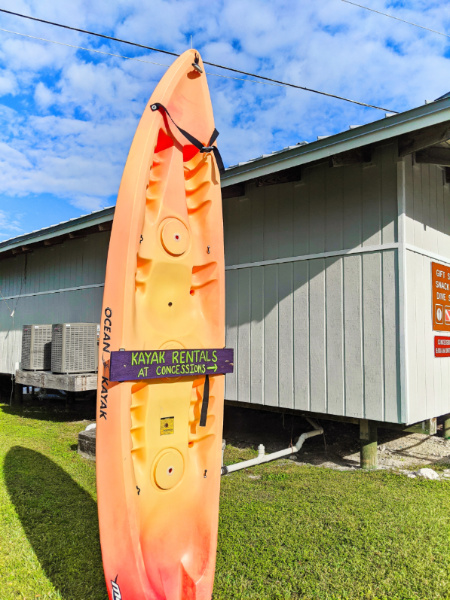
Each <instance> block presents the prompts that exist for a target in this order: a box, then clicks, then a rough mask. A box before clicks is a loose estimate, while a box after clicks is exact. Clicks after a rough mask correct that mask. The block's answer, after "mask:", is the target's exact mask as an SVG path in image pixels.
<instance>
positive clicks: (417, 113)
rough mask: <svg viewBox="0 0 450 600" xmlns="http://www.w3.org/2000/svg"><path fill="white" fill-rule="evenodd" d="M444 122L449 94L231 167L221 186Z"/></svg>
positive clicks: (447, 116)
mask: <svg viewBox="0 0 450 600" xmlns="http://www.w3.org/2000/svg"><path fill="white" fill-rule="evenodd" d="M445 121H450V98H449V97H443V98H440V99H438V100H436V101H435V102H431V103H430V104H425V105H423V106H419V107H418V108H413V109H412V110H408V111H405V112H402V113H398V114H394V115H392V116H387V117H386V118H384V119H380V120H378V121H373V122H372V123H368V124H367V125H362V126H361V127H356V128H352V129H350V130H348V131H344V132H342V133H337V134H335V135H330V136H327V137H323V138H322V139H320V140H317V141H316V142H311V143H310V144H301V145H298V146H290V147H289V148H286V149H285V150H281V151H278V152H274V153H272V154H268V155H264V156H261V157H259V158H256V159H253V160H250V161H248V162H246V163H240V164H239V165H235V166H233V167H229V168H228V169H227V170H226V172H225V173H224V174H223V175H222V186H223V187H227V186H229V185H233V184H236V183H242V182H245V181H248V180H249V179H255V178H257V177H262V176H264V175H269V174H272V173H275V172H277V171H282V170H284V169H289V168H291V167H297V166H300V165H303V164H307V163H311V162H314V161H317V160H323V159H325V158H330V157H331V156H333V155H335V154H340V153H341V152H347V151H348V150H354V149H356V148H360V147H361V146H366V145H368V144H373V143H376V142H382V141H384V140H388V139H390V138H393V137H396V136H399V135H403V134H405V133H410V132H412V131H416V130H418V129H423V128H425V127H430V126H432V125H437V124H439V123H444V122H445Z"/></svg>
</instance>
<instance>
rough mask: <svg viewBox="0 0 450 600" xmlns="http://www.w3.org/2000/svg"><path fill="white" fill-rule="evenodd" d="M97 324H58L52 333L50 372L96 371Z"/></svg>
mask: <svg viewBox="0 0 450 600" xmlns="http://www.w3.org/2000/svg"><path fill="white" fill-rule="evenodd" d="M97 364H98V361H97V324H96V323H58V324H56V325H53V331H52V372H53V373H89V372H92V371H97Z"/></svg>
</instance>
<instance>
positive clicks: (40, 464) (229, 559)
mask: <svg viewBox="0 0 450 600" xmlns="http://www.w3.org/2000/svg"><path fill="white" fill-rule="evenodd" d="M56 406H57V405H56V404H55V405H54V407H55V408H54V409H53V410H52V409H48V410H47V411H45V412H43V411H40V412H37V411H36V410H35V409H33V407H32V406H31V405H25V411H24V412H23V413H21V411H19V410H13V409H10V408H9V407H8V406H6V405H0V465H1V471H0V600H12V599H24V600H25V599H26V600H32V599H33V600H35V599H39V600H44V599H63V600H107V595H106V592H105V587H104V581H103V572H102V566H101V556H100V547H99V540H98V531H97V528H98V523H97V513H96V504H95V466H94V464H93V463H91V462H88V461H86V460H84V459H82V458H80V457H79V456H78V454H77V453H76V440H77V434H78V432H79V431H80V430H81V429H83V428H84V426H85V423H82V422H79V420H78V422H77V421H74V420H73V419H79V418H80V417H79V416H77V415H75V414H68V413H65V412H64V411H63V410H62V409H61V410H57V409H56ZM253 454H254V453H253V451H252V450H251V449H246V450H240V449H238V448H234V447H230V446H229V447H227V451H226V462H228V463H231V462H235V461H238V460H242V459H245V458H248V457H249V456H250V455H253ZM449 534H450V483H449V482H440V481H438V482H435V481H422V480H417V479H409V478H406V477H404V476H398V475H393V474H389V473H386V472H375V473H365V472H340V471H332V470H328V469H321V468H313V467H300V466H297V465H296V464H295V463H292V462H289V461H277V462H275V463H272V464H267V465H264V466H259V467H255V468H253V469H252V470H247V471H241V472H238V473H235V474H232V475H229V476H226V477H224V478H223V479H222V490H221V505H220V528H219V545H218V553H217V572H216V582H215V588H214V596H213V597H214V600H240V599H242V600H247V599H248V600H250V599H252V600H253V599H254V600H269V599H270V600H272V599H283V600H284V599H289V600H294V599H295V600H299V599H301V598H302V599H303V598H304V599H306V598H308V599H314V600H315V599H324V600H325V599H328V600H331V599H338V598H348V599H353V598H355V599H356V598H358V599H359V598H361V599H363V598H364V599H375V598H379V599H381V598H386V599H389V600H391V599H402V600H403V599H404V600H407V599H413V598H417V599H420V600H427V599H434V598H449V597H450V595H449V593H450V590H449ZM124 600H127V599H126V598H125V599H124ZM143 600H144V599H143Z"/></svg>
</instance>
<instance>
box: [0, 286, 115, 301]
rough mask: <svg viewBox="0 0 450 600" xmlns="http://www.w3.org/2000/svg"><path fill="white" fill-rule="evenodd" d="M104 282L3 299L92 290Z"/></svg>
mask: <svg viewBox="0 0 450 600" xmlns="http://www.w3.org/2000/svg"><path fill="white" fill-rule="evenodd" d="M104 285H105V284H104V283H92V284H90V285H79V286H77V287H69V288H59V289H57V290H45V291H43V292H31V293H29V294H18V295H16V296H2V300H14V299H15V298H31V297H32V296H45V295H47V294H61V293H63V292H78V291H79V290H90V289H92V288H101V287H104Z"/></svg>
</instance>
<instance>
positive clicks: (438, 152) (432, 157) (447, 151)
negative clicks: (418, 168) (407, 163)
mask: <svg viewBox="0 0 450 600" xmlns="http://www.w3.org/2000/svg"><path fill="white" fill-rule="evenodd" d="M415 161H416V163H417V164H420V163H424V164H428V165H439V166H441V167H450V148H443V147H440V146H433V147H431V148H427V149H426V150H419V151H418V152H416V154H415Z"/></svg>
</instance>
